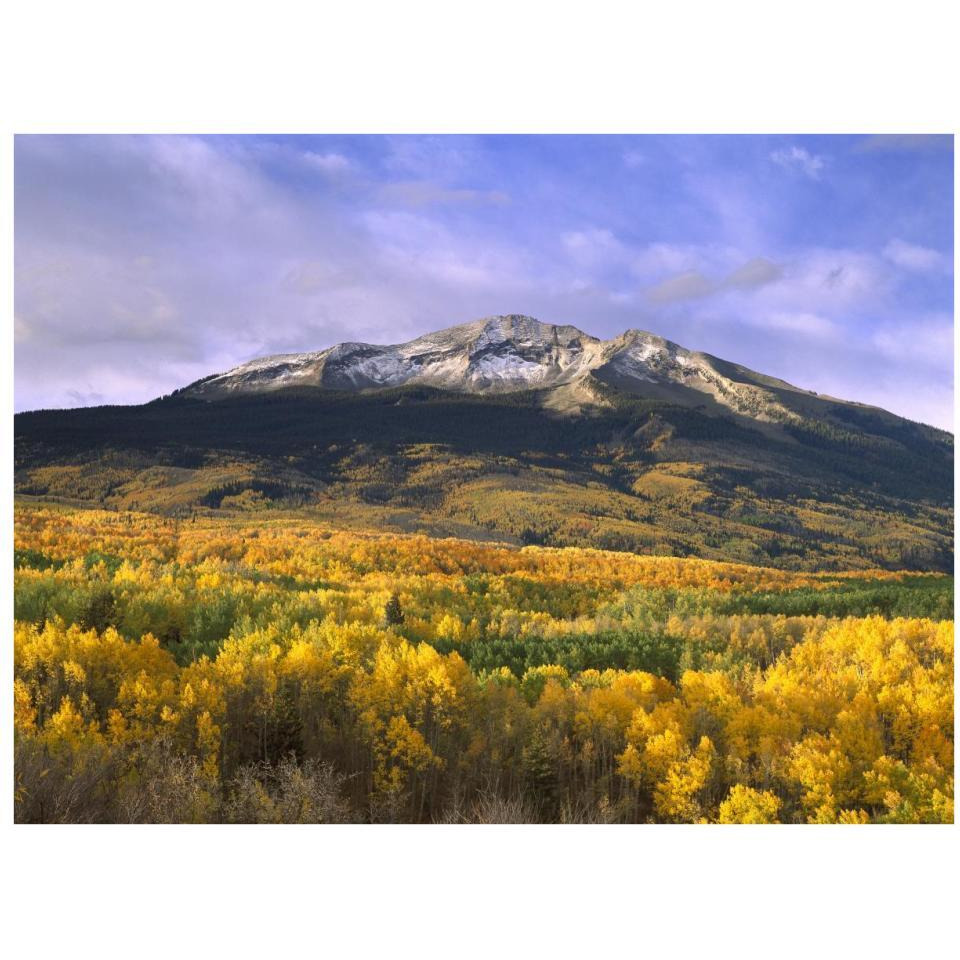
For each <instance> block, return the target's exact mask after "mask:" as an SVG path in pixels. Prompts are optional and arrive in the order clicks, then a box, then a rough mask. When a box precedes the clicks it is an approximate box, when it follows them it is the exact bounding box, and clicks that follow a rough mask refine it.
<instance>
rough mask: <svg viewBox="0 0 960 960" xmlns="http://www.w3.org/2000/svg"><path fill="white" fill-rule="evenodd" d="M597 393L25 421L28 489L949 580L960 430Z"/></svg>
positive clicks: (19, 435) (367, 396) (18, 453)
mask: <svg viewBox="0 0 960 960" xmlns="http://www.w3.org/2000/svg"><path fill="white" fill-rule="evenodd" d="M593 388H594V390H595V392H596V393H597V395H598V396H599V397H600V398H601V399H602V400H603V405H602V406H597V407H596V408H594V409H592V410H591V411H589V412H583V413H576V414H573V413H571V414H566V415H559V414H558V413H557V412H556V411H555V410H552V409H549V408H548V405H549V403H550V402H551V395H550V394H549V392H547V391H535V390H529V391H518V392H515V393H508V394H489V395H486V394H484V395H481V394H458V393H452V392H449V391H442V390H436V389H431V388H426V387H404V388H396V389H387V390H380V391H375V392H371V393H363V394H341V393H337V392H335V391H329V390H318V389H314V390H310V389H299V390H298V389H288V390H285V391H283V392H282V393H277V394H267V395H261V396H238V397H235V398H230V399H225V400H220V401H217V402H214V403H209V402H204V401H200V400H195V399H190V398H188V397H184V396H180V395H176V396H172V397H167V398H163V399H161V400H158V401H155V402H153V403H150V404H145V405H143V406H139V407H100V408H90V409H78V410H69V411H37V412H33V413H24V414H20V415H18V416H17V417H16V420H15V438H16V439H15V465H16V477H15V482H16V489H17V491H18V492H19V493H20V494H21V495H23V496H28V497H34V498H38V499H47V500H49V499H60V500H61V501H63V502H69V503H73V504H76V505H86V506H99V507H109V508H113V509H119V510H131V509H132V510H142V511H152V512H157V513H162V514H165V515H171V516H182V517H189V516H191V515H194V514H196V513H201V514H204V513H209V512H211V511H220V512H226V513H236V512H239V511H247V512H250V511H263V510H273V511H277V510H281V511H290V510H300V511H304V512H305V513H307V514H308V515H310V516H312V517H314V518H315V519H319V520H325V521H327V522H329V523H331V524H333V525H337V526H341V527H353V528H356V529H366V528H371V527H382V528H386V529H392V530H395V531H397V532H411V531H417V530H422V531H425V532H428V533H431V534H434V535H455V536H459V537H465V538H470V539H488V540H507V541H509V542H512V543H517V544H539V545H546V546H588V547H596V548H600V549H606V550H621V551H626V552H637V553H644V554H657V555H664V556H695V557H705V558H710V559H716V560H733V561H739V562H746V563H753V564H760V565H764V566H778V567H782V568H785V569H807V570H816V569H838V570H842V569H854V568H862V569H869V568H874V567H884V568H887V569H912V570H918V571H923V570H933V569H936V570H944V571H947V570H951V569H952V564H953V538H952V526H953V520H952V517H953V502H952V477H953V438H952V436H951V435H950V434H947V433H944V432H942V431H939V430H935V429H933V428H930V427H926V426H923V425H921V424H915V423H910V422H908V421H905V420H902V419H900V418H897V417H894V416H892V415H891V414H886V413H884V412H883V411H879V410H871V409H870V408H860V407H857V406H854V405H850V404H840V403H831V402H828V401H826V400H825V399H817V398H813V399H811V398H807V399H806V400H805V401H804V402H805V403H806V404H807V407H805V408H804V410H803V414H802V415H798V416H797V417H796V418H795V419H794V420H792V421H790V422H785V423H782V424H770V423H768V424H763V423H758V422H756V421H751V420H748V419H746V418H744V417H737V416H733V415H718V414H717V413H716V411H711V410H710V409H709V408H708V407H707V406H705V405H701V406H698V407H690V406H682V405H678V404H677V403H667V402H663V401H660V400H657V399H651V398H644V397H639V396H635V395H632V394H629V393H625V392H622V391H619V390H617V389H615V388H614V387H612V386H611V385H609V384H603V383H600V382H597V383H595V384H594V387H593Z"/></svg>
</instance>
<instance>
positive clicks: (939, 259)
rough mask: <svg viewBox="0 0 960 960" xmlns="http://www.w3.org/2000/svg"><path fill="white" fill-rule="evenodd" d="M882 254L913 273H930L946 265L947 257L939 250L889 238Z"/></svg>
mask: <svg viewBox="0 0 960 960" xmlns="http://www.w3.org/2000/svg"><path fill="white" fill-rule="evenodd" d="M883 255H884V256H885V257H886V258H887V259H888V260H889V261H890V262H891V263H895V264H896V265H897V266H898V267H901V268H902V269H904V270H911V271H913V272H915V273H931V272H933V271H936V270H940V269H941V268H943V267H947V266H948V263H947V258H946V257H944V256H943V254H941V253H940V252H939V251H937V250H932V249H931V248H930V247H921V246H918V245H917V244H913V243H906V242H905V241H903V240H897V239H893V240H891V241H890V242H889V243H888V244H887V245H886V246H885V247H884V248H883Z"/></svg>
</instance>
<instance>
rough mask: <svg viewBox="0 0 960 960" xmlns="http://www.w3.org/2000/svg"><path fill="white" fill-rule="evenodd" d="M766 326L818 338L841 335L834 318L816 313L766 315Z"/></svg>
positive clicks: (832, 337)
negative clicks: (829, 318)
mask: <svg viewBox="0 0 960 960" xmlns="http://www.w3.org/2000/svg"><path fill="white" fill-rule="evenodd" d="M764 326H767V327H769V328H771V329H774V330H782V331H784V332H785V333H797V334H802V335H803V336H804V337H809V338H814V339H817V340H834V339H836V338H837V337H838V336H839V335H840V329H839V328H838V327H837V325H836V324H835V323H834V322H833V321H832V320H828V319H827V318H826V317H821V316H819V315H818V314H816V313H774V314H770V315H769V316H768V317H766V322H765V324H764Z"/></svg>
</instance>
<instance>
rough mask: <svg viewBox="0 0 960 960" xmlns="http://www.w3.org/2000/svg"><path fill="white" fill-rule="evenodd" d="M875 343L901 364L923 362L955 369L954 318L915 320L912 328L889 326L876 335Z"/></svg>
mask: <svg viewBox="0 0 960 960" xmlns="http://www.w3.org/2000/svg"><path fill="white" fill-rule="evenodd" d="M872 343H873V346H874V347H875V348H876V349H877V350H878V351H879V352H880V353H882V354H883V355H884V356H887V357H889V358H891V359H893V360H896V361H899V362H901V363H903V362H905V361H919V362H920V363H923V364H926V365H928V366H929V367H932V368H936V369H941V370H951V371H952V369H953V318H952V317H950V316H941V315H935V316H932V317H927V318H926V319H921V320H918V321H915V322H914V323H912V324H911V325H910V329H909V331H907V330H904V329H903V328H902V327H895V326H886V327H884V328H882V329H880V330H878V331H877V332H876V333H875V334H874V335H873V337H872Z"/></svg>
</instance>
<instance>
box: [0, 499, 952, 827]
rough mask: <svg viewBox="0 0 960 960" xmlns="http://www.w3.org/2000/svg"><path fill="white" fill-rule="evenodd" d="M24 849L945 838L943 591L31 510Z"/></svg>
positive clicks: (567, 551) (373, 535) (19, 531)
mask: <svg viewBox="0 0 960 960" xmlns="http://www.w3.org/2000/svg"><path fill="white" fill-rule="evenodd" d="M15 548H16V554H15V563H16V576H15V585H14V586H15V590H14V604H15V618H16V624H15V634H14V640H15V654H14V657H15V659H14V667H15V689H14V693H15V743H16V746H15V750H16V756H15V774H16V782H15V814H16V818H17V819H18V820H19V821H22V822H37V821H43V822H118V821H119V822H171V821H172V822H192V821H204V822H208V821H209V822H289V821H310V822H313V821H320V822H371V821H373V822H385V821H389V822H396V821H401V822H408V821H412V822H506V821H521V822H527V821H529V822H557V821H560V822H720V823H728V822H754V823H756V822H762V823H769V822H784V823H789V822H821V823H827V822H831V823H832V822H850V823H861V822H952V819H953V621H952V615H953V580H952V577H950V576H946V575H943V574H937V573H925V574H923V573H910V572H904V571H892V570H883V569H876V568H874V569H857V570H850V571H830V572H818V573H815V572H808V571H788V570H783V569H776V568H773V567H769V566H768V567H763V566H756V565H748V564H740V563H729V562H715V561H710V560H703V559H693V558H676V557H660V556H639V555H634V554H628V553H622V552H620V553H618V552H611V551H604V550H597V549H589V548H579V547H567V548H548V547H541V546H527V547H522V548H520V547H517V546H516V545H510V544H506V543H501V544H497V543H482V542H477V541H470V540H464V539H455V538H437V537H428V536H424V535H401V534H397V533H393V532H383V531H380V532H370V531H367V532H362V531H348V530H343V529H337V528H335V527H333V526H331V525H329V524H326V523H324V522H321V521H318V520H316V519H315V518H307V517H303V516H299V517H298V516H290V515H285V514H280V513H273V512H271V511H269V510H266V511H258V512H257V513H255V514H253V515H250V514H245V513H243V512H242V511H238V512H237V513H236V514H227V513H219V514H211V515H202V514H198V515H188V516H186V517H185V518H177V517H164V516H160V515H158V514H151V513H138V512H132V511H113V510H87V509H71V508H65V507H57V506H53V505H29V504H22V503H21V504H18V506H17V508H16V512H15Z"/></svg>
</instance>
